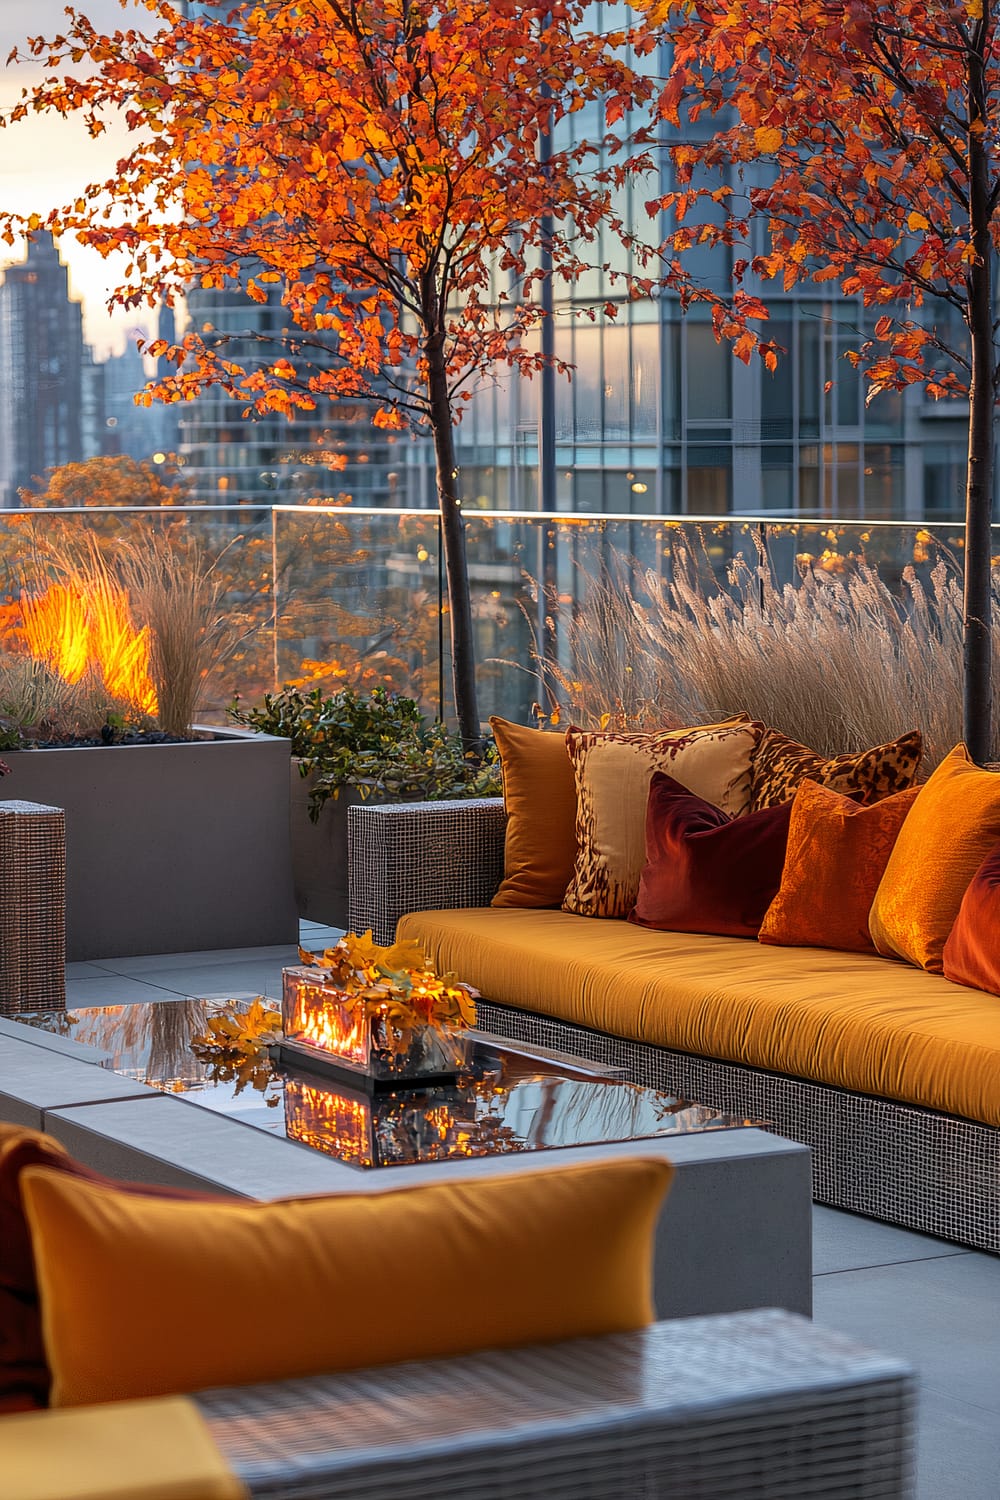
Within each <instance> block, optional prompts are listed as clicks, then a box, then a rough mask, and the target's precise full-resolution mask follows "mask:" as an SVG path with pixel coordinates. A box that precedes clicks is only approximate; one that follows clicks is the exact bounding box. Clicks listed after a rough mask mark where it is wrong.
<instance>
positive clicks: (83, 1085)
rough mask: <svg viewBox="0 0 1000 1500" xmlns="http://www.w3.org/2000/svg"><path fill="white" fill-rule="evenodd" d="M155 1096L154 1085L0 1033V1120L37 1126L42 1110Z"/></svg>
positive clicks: (40, 1121)
mask: <svg viewBox="0 0 1000 1500" xmlns="http://www.w3.org/2000/svg"><path fill="white" fill-rule="evenodd" d="M97 1056H100V1054H99V1053H98V1054H97ZM160 1097H161V1096H160V1095H159V1094H158V1093H157V1091H156V1089H151V1088H147V1086H146V1085H145V1084H144V1083H136V1081H135V1080H134V1079H132V1078H122V1077H120V1076H119V1074H117V1073H111V1072H109V1071H108V1069H107V1068H100V1067H96V1068H95V1066H94V1064H93V1062H89V1061H88V1062H81V1061H79V1060H78V1058H76V1057H72V1056H69V1057H68V1056H64V1055H63V1053H62V1051H61V1050H56V1049H54V1048H51V1047H42V1046H36V1045H34V1044H33V1043H31V1042H22V1041H20V1040H14V1039H13V1038H12V1037H10V1036H8V1035H6V1034H3V1035H0V1120H9V1121H10V1122H11V1123H13V1124H15V1125H27V1126H29V1127H30V1128H31V1129H33V1130H42V1129H43V1128H44V1125H43V1121H44V1118H45V1115H46V1113H47V1112H48V1111H49V1110H53V1109H59V1108H60V1107H62V1106H72V1105H76V1104H87V1105H89V1104H97V1103H100V1102H102V1101H103V1100H106V1099H133V1100H138V1099H142V1100H145V1099H158V1098H160Z"/></svg>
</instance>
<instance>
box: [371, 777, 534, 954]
mask: <svg viewBox="0 0 1000 1500" xmlns="http://www.w3.org/2000/svg"><path fill="white" fill-rule="evenodd" d="M505 822H506V819H505V815H504V810H503V802H502V800H501V799H500V798H494V797H488V798H481V799H473V800H470V801H468V802H416V803H407V802H403V803H396V804H392V805H388V806H386V805H382V806H377V807H369V806H366V805H365V804H362V805H361V806H359V807H352V808H351V809H350V810H349V812H348V814H347V847H348V868H349V870H350V878H349V888H350V908H349V913H348V919H349V924H350V927H351V931H352V932H367V931H368V928H369V927H370V928H371V929H372V932H373V934H374V937H375V941H376V942H377V943H391V942H392V941H393V939H394V938H395V936H396V923H397V922H398V920H399V918H400V917H401V916H403V915H404V914H405V913H406V912H408V911H435V910H437V909H438V908H441V907H454V906H489V904H490V901H491V900H492V899H493V895H494V893H495V892H496V890H497V887H498V886H499V884H500V881H501V880H502V879H503V830H504V824H505Z"/></svg>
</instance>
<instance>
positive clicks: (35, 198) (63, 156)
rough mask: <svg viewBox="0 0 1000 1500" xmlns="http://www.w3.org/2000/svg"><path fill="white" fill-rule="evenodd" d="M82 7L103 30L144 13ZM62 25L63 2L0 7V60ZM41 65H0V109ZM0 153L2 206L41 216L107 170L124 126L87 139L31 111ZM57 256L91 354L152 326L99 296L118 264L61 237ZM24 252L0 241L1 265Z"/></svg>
mask: <svg viewBox="0 0 1000 1500" xmlns="http://www.w3.org/2000/svg"><path fill="white" fill-rule="evenodd" d="M81 9H82V11H83V12H84V14H85V15H86V16H87V17H88V19H89V20H90V21H91V22H92V23H93V24H94V26H95V27H97V28H98V29H99V30H103V31H114V30H115V29H117V28H118V27H128V26H137V27H138V26H141V25H142V23H143V21H144V20H145V21H146V22H148V21H149V20H150V16H149V13H148V11H146V10H145V8H144V7H142V6H140V5H137V4H134V3H132V0H130V3H129V4H128V5H127V6H126V7H125V8H124V9H123V8H122V6H121V5H120V4H119V3H118V0H83V3H82V4H81ZM64 26H65V0H32V5H31V12H30V19H29V18H28V16H27V13H26V7H24V6H20V5H18V6H14V7H11V8H9V9H8V8H7V7H6V6H4V7H2V8H0V58H2V59H6V58H7V56H8V54H9V53H10V51H11V50H12V48H14V47H15V46H22V45H23V44H24V42H25V41H26V40H27V37H28V36H29V35H31V36H43V37H45V38H46V39H51V38H52V37H53V36H56V35H58V33H59V31H60V30H61V29H62V28H63V27H64ZM42 73H43V69H42V67H41V65H40V64H38V63H32V64H23V65H19V66H11V67H4V68H3V69H0V107H3V108H4V109H7V108H9V107H10V106H11V105H12V104H14V103H16V101H17V99H18V98H19V96H20V93H21V90H22V88H24V87H26V86H29V85H30V84H31V83H32V82H33V81H35V80H37V79H38V78H39V77H41V76H42ZM0 140H2V144H3V150H2V152H0V199H2V201H3V203H4V205H5V206H6V207H8V208H11V207H12V208H15V209H17V210H18V211H19V212H22V213H25V214H28V213H40V214H45V213H47V212H48V211H49V210H50V209H52V208H55V207H59V206H61V205H63V204H65V203H69V202H71V201H72V199H73V198H75V197H77V196H79V194H80V193H81V192H82V191H83V189H84V188H85V187H86V186H87V185H88V184H89V183H91V182H95V181H100V180H101V179H102V178H103V177H105V176H106V175H108V173H109V171H110V169H111V167H112V166H113V164H114V161H115V160H116V159H117V157H118V156H119V155H121V154H122V150H123V147H124V144H125V142H126V140H127V133H126V131H125V130H124V128H117V129H116V128H114V127H113V126H112V127H110V128H109V130H108V132H107V133H106V134H105V135H103V136H101V137H99V138H98V139H96V140H95V139H92V138H91V137H90V136H89V135H88V134H87V132H86V130H85V128H84V127H83V124H82V122H80V121H78V120H62V119H59V118H58V117H57V116H55V115H52V116H49V115H40V116H31V117H29V118H28V119H27V120H23V121H20V122H19V123H18V124H17V125H15V126H12V127H11V128H10V129H9V130H7V131H5V132H4V134H3V136H2V138H0ZM60 252H61V255H62V259H63V260H64V262H65V263H66V265H67V267H68V268H69V273H70V287H71V292H72V295H73V296H74V297H77V298H79V299H80V300H81V301H82V303H83V317H84V336H85V338H86V340H87V342H88V344H90V345H91V346H92V347H93V349H94V350H95V352H96V354H97V356H98V358H101V359H103V358H104V357H105V356H106V355H107V354H109V353H120V352H121V350H122V349H123V348H124V345H125V339H126V335H127V332H128V330H129V329H130V328H135V327H143V328H145V329H146V330H147V331H149V332H152V331H154V326H155V325H154V323H153V320H152V319H151V318H150V317H149V315H148V314H142V313H137V312H135V311H131V312H126V311H123V310H118V311H116V312H115V313H114V314H113V315H109V314H108V312H107V309H106V306H105V304H106V300H107V296H108V293H109V291H110V289H111V288H112V287H113V286H114V285H115V284H116V282H117V280H118V279H120V272H121V270H123V267H124V262H122V261H118V262H117V264H118V268H119V274H118V275H116V272H115V262H114V261H108V262H105V261H103V260H102V259H101V257H100V256H99V255H98V254H97V253H96V252H94V251H89V250H86V249H84V248H83V247H82V246H81V245H79V244H77V243H76V241H75V240H73V239H72V238H69V237H67V238H66V239H64V240H62V241H61V242H60ZM23 258H24V245H23V243H22V244H20V245H16V246H13V247H8V246H6V245H3V246H0V270H3V269H5V268H6V267H7V266H9V265H13V264H16V263H17V262H19V261H21V260H23Z"/></svg>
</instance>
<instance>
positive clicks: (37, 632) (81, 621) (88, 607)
mask: <svg viewBox="0 0 1000 1500" xmlns="http://www.w3.org/2000/svg"><path fill="white" fill-rule="evenodd" d="M21 620H22V633H23V636H24V640H25V642H26V644H27V647H28V650H29V651H30V652H31V655H32V656H34V657H35V658H36V659H37V660H38V661H43V662H46V663H47V664H48V665H49V666H50V667H52V669H53V670H54V671H56V672H58V673H59V675H60V677H62V678H64V679H65V681H66V682H79V681H80V679H81V677H83V675H84V673H85V672H86V671H87V670H88V669H89V668H91V667H94V668H96V669H97V671H98V672H99V673H100V675H101V678H102V680H103V682H104V685H105V687H106V688H107V690H108V692H109V693H111V694H112V695H113V696H114V697H115V698H122V699H124V700H125V701H126V702H128V703H130V704H132V705H133V706H134V707H135V708H137V709H139V711H140V712H142V713H145V714H155V713H156V709H157V702H156V689H155V688H154V686H153V682H152V679H151V677H150V675H149V651H150V637H149V630H148V628H147V627H146V626H143V627H142V628H141V629H140V630H137V629H136V627H135V624H134V623H133V620H132V613H131V610H130V608H129V601H128V595H127V594H126V593H125V591H124V589H122V588H120V587H119V586H118V584H116V583H115V582H114V581H113V580H112V579H110V578H100V579H95V580H93V581H92V582H88V584H87V585H86V587H85V588H83V589H80V588H71V587H69V586H67V585H66V584H60V583H54V584H52V585H51V586H50V587H49V588H48V589H46V591H45V593H44V594H27V593H23V594H22V595H21Z"/></svg>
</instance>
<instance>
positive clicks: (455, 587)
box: [424, 334, 482, 750]
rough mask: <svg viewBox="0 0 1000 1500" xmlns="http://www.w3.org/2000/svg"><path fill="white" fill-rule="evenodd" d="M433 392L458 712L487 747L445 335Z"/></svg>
mask: <svg viewBox="0 0 1000 1500" xmlns="http://www.w3.org/2000/svg"><path fill="white" fill-rule="evenodd" d="M424 353H425V356H426V359H427V394H428V399H429V403H430V413H431V431H432V432H433V434H434V457H435V460H436V465H437V490H438V505H439V507H440V510H441V541H442V550H443V552H444V567H445V578H446V581H447V585H448V618H449V622H450V625H451V670H452V683H453V686H454V691H455V712H456V714H457V716H458V728H459V732H460V734H461V736H462V741H463V743H464V745H465V748H466V750H481V749H482V732H481V728H480V723H479V704H478V700H477V696H476V649H475V640H474V637H473V632H472V598H471V594H470V590H469V564H468V559H467V557H466V551H465V518H464V517H463V515H462V506H461V498H460V496H459V493H458V484H457V480H458V465H457V463H456V461H455V433H454V428H453V426H452V411H451V400H450V398H449V395H448V372H447V369H446V367H445V360H444V344H443V335H441V334H432V335H430V336H429V337H428V339H427V340H426V343H425V345H424Z"/></svg>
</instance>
